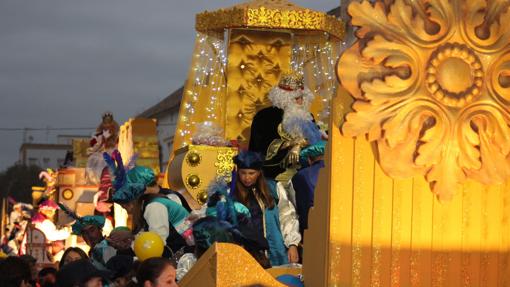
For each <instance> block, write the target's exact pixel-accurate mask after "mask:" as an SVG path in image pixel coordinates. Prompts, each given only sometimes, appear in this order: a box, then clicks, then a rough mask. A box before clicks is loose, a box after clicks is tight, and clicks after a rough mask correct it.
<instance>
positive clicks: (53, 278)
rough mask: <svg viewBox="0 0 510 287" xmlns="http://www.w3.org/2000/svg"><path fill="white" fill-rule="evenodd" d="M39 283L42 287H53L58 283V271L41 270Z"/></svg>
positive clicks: (47, 268)
mask: <svg viewBox="0 0 510 287" xmlns="http://www.w3.org/2000/svg"><path fill="white" fill-rule="evenodd" d="M37 281H38V282H39V285H40V286H41V287H53V286H55V283H56V282H57V269H55V268H53V267H46V268H43V269H41V271H39V274H38V278H37Z"/></svg>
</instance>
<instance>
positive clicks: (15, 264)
mask: <svg viewBox="0 0 510 287" xmlns="http://www.w3.org/2000/svg"><path fill="white" fill-rule="evenodd" d="M0 274H2V278H1V279H0V283H1V284H2V286H3V287H30V281H31V280H32V274H31V273H30V266H29V264H28V263H27V262H26V261H24V260H23V259H21V258H19V257H14V256H10V257H7V258H6V259H3V260H1V261H0Z"/></svg>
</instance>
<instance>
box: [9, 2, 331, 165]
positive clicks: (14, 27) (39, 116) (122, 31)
mask: <svg viewBox="0 0 510 287" xmlns="http://www.w3.org/2000/svg"><path fill="white" fill-rule="evenodd" d="M293 2H294V3H296V4H298V5H302V6H304V7H308V8H312V9H316V10H320V11H327V10H330V9H332V8H334V7H336V6H338V3H339V1H333V0H308V1H306V0H295V1H293ZM236 3H239V1H233V0H209V1H201V0H166V1H162V0H161V1H159V0H85V1H78V0H76V1H72V0H31V1H29V0H0V129H2V128H25V127H27V128H46V127H51V128H66V127H73V128H74V127H95V126H96V125H97V124H98V123H99V121H100V117H101V114H102V113H103V112H104V111H112V112H113V114H114V116H115V117H116V119H117V120H118V122H119V123H122V122H124V121H126V120H127V119H128V118H129V117H132V116H134V115H136V114H138V113H140V112H142V111H144V110H145V109H146V108H148V107H150V106H152V105H154V104H156V103H157V102H158V101H160V100H161V99H163V98H165V97H166V96H168V94H170V93H171V92H172V91H173V90H175V89H177V88H179V87H180V85H182V83H183V81H184V79H185V77H186V73H187V71H188V65H189V63H190V60H191V53H192V50H193V45H194V38H195V30H194V21H195V14H196V13H199V12H201V11H204V10H215V9H218V8H222V7H229V6H232V5H234V4H236ZM91 132H92V130H91V131H60V132H51V133H49V134H46V132H32V133H31V134H32V136H33V137H34V142H46V141H48V142H55V141H56V138H55V135H56V134H90V133H91ZM0 137H1V138H2V140H1V145H0V147H1V149H0V159H1V161H0V171H2V170H4V169H5V168H6V167H8V166H10V165H12V164H13V163H14V162H15V161H16V160H17V159H18V152H19V147H20V145H21V143H22V138H23V132H21V131H15V132H13V131H2V130H0Z"/></svg>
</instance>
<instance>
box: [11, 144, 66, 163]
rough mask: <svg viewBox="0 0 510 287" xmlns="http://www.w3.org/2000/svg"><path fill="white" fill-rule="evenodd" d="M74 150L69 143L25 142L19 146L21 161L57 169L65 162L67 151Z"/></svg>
mask: <svg viewBox="0 0 510 287" xmlns="http://www.w3.org/2000/svg"><path fill="white" fill-rule="evenodd" d="M72 150H73V147H72V145H69V144H44V143H43V144H40V143H24V144H22V145H21V147H20V148H19V163H20V164H24V165H37V166H39V167H41V168H52V169H57V168H59V167H60V166H61V165H63V164H64V160H65V158H66V154H67V152H68V151H72Z"/></svg>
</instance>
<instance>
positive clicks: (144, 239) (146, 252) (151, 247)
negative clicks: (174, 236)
mask: <svg viewBox="0 0 510 287" xmlns="http://www.w3.org/2000/svg"><path fill="white" fill-rule="evenodd" d="M164 247H165V244H164V243H163V240H161V237H159V235H158V234H156V233H155V232H152V231H147V232H142V233H140V234H139V235H138V236H136V238H135V246H134V249H135V255H136V257H138V259H139V260H140V261H144V260H145V259H149V258H152V257H161V255H163V249H164Z"/></svg>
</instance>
